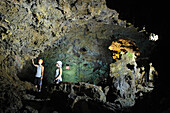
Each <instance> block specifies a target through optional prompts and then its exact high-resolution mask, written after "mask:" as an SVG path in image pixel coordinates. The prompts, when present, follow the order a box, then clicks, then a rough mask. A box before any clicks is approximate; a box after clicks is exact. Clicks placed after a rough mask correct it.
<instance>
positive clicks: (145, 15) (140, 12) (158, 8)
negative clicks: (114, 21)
mask: <svg viewBox="0 0 170 113" xmlns="http://www.w3.org/2000/svg"><path fill="white" fill-rule="evenodd" d="M167 4H168V3H167V1H154V0H150V1H148V0H142V1H123V0H114V1H113V0H106V5H107V7H108V8H110V9H115V10H116V11H118V13H119V18H120V19H123V20H127V22H130V23H132V24H133V25H134V26H135V27H139V29H143V27H145V29H146V31H147V32H149V33H155V34H157V35H158V36H159V40H158V41H157V45H158V46H157V49H156V51H155V52H154V53H152V55H151V60H152V61H153V63H154V65H155V66H156V68H157V70H158V71H159V72H160V73H162V76H164V74H165V73H166V72H165V71H166V70H167V67H165V68H164V69H162V68H160V67H162V66H163V65H164V62H162V60H161V59H164V57H165V54H164V53H166V52H167V51H168V50H167V49H168V45H169V44H168V42H169V41H168V40H169V39H168V37H169V36H168V35H169V30H168V29H169V25H170V22H169V15H168V10H169V8H168V6H167ZM161 79H162V82H163V83H164V80H166V79H165V77H161Z"/></svg>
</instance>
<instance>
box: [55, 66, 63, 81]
mask: <svg viewBox="0 0 170 113" xmlns="http://www.w3.org/2000/svg"><path fill="white" fill-rule="evenodd" d="M59 71H60V74H59V75H58V77H56V80H57V79H58V78H59V77H60V76H61V75H62V68H60V69H59Z"/></svg>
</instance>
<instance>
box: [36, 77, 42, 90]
mask: <svg viewBox="0 0 170 113" xmlns="http://www.w3.org/2000/svg"><path fill="white" fill-rule="evenodd" d="M40 82H41V78H37V87H38V91H39V92H41V89H40Z"/></svg>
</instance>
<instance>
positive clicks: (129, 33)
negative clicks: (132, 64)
mask: <svg viewBox="0 0 170 113" xmlns="http://www.w3.org/2000/svg"><path fill="white" fill-rule="evenodd" d="M119 38H128V39H129V40H132V41H133V42H135V43H136V46H137V48H139V52H140V53H141V56H142V57H143V56H149V54H150V51H148V49H149V50H152V43H151V42H150V41H149V40H148V38H147V36H146V35H145V34H143V33H139V32H138V31H137V29H136V28H134V27H133V26H132V25H131V26H129V25H127V24H126V22H124V21H122V20H120V19H118V13H117V12H116V11H115V10H111V9H109V8H107V7H106V2H105V0H86V1H82V0H58V1H55V0H1V1H0V87H1V88H0V98H1V99H2V100H1V103H0V110H1V111H0V112H9V111H11V112H19V110H21V109H22V110H26V111H28V112H37V110H36V109H34V108H32V107H30V106H27V105H25V103H24V104H23V102H22V98H25V97H23V96H24V94H25V93H26V92H25V91H26V90H30V89H33V90H34V88H33V85H32V84H30V83H28V82H23V81H21V80H20V79H22V80H28V81H32V79H33V76H34V71H33V68H31V62H30V59H32V58H37V57H42V58H43V59H45V63H44V65H45V66H46V69H47V70H49V69H52V68H51V67H53V63H54V62H55V61H56V60H64V59H65V61H63V62H64V64H65V65H66V64H67V63H69V65H70V66H71V65H73V64H74V65H73V66H72V67H71V68H72V69H73V70H74V71H71V72H69V71H68V72H67V71H65V75H66V76H65V77H66V78H64V79H65V80H66V81H72V82H77V81H86V82H90V83H98V82H100V81H101V80H102V78H103V77H107V76H108V75H109V72H108V69H109V64H110V63H111V62H112V58H111V57H110V58H109V56H110V55H111V53H110V52H109V51H108V46H109V45H110V44H111V43H112V40H115V39H119ZM143 45H145V46H143ZM77 59H79V60H77ZM120 62H121V61H118V62H117V63H120ZM78 64H79V65H80V67H78ZM123 66H124V65H123ZM47 67H48V68H47ZM120 68H123V67H120ZM79 69H82V70H81V71H78V70H79ZM118 70H119V69H118ZM126 70H127V69H126ZM76 72H77V73H76ZM132 72H133V71H129V73H132ZM70 73H71V74H70ZM45 74H46V75H45V77H46V78H47V77H49V78H50V79H49V80H52V79H53V78H52V77H53V76H54V75H53V73H52V72H51V73H50V72H49V71H47V72H46V73H45ZM17 75H18V76H19V78H20V79H19V78H18V76H17ZM70 75H71V78H70V77H69V76H70ZM85 75H87V76H85ZM88 75H89V76H88ZM93 75H94V76H93ZM31 76H32V77H31ZM76 76H77V77H76ZM129 76H131V74H129ZM123 77H124V76H123ZM46 78H44V79H46ZM50 82H51V81H50ZM124 83H125V82H124ZM125 86H128V85H125ZM87 89H88V88H87ZM92 89H94V90H95V89H96V88H92ZM92 89H90V90H92ZM97 89H98V88H97ZM108 89H109V88H105V94H107V91H108ZM110 89H111V88H110ZM111 90H112V89H111ZM111 90H109V91H111ZM125 90H127V88H125ZM120 91H121V90H120ZM84 93H85V94H86V92H84ZM112 93H113V92H112ZM121 93H122V95H124V92H121ZM61 94H63V93H61ZM90 94H91V93H90ZM102 94H103V93H102ZM128 94H129V93H128ZM97 95H98V93H97ZM99 95H100V94H99ZM125 95H126V94H125ZM132 95H133V94H132ZM66 96H67V95H66ZM92 97H93V96H92ZM92 97H88V98H87V100H88V99H89V101H87V100H86V97H85V98H83V102H80V103H81V106H82V107H83V105H84V104H85V106H91V105H92V106H94V108H95V109H98V108H99V107H98V106H96V105H95V104H94V103H98V104H99V105H101V102H97V101H96V100H94V99H92ZM125 97H126V96H125ZM127 97H128V96H127ZM6 98H9V99H8V100H7V99H6ZM58 98H59V97H58ZM97 98H98V96H97ZM103 98H104V95H103ZM103 98H102V99H103ZM113 98H116V97H113ZM73 100H74V99H73ZM99 100H100V98H99ZM106 100H107V97H106ZM113 100H114V99H113ZM38 102H39V101H38ZM54 102H55V101H54ZM4 103H8V104H7V105H4ZM39 103H41V100H40V102H39ZM98 104H97V105H98ZM112 104H113V103H112ZM112 104H107V103H104V104H102V106H103V107H101V108H102V109H103V110H105V108H104V107H106V108H109V109H112ZM39 105H41V104H39ZM113 106H114V104H113ZM36 107H38V108H39V107H40V106H36ZM94 108H93V110H92V111H94ZM82 109H84V108H82ZM113 109H114V108H113ZM22 110H21V111H22ZM75 111H77V109H76V110H75ZM111 111H114V110H111ZM77 112H79V111H77Z"/></svg>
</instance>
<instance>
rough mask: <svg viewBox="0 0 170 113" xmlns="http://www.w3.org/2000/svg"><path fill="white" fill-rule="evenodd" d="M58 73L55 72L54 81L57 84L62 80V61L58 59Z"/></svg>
mask: <svg viewBox="0 0 170 113" xmlns="http://www.w3.org/2000/svg"><path fill="white" fill-rule="evenodd" d="M56 67H57V69H56V74H55V80H54V82H55V83H56V84H59V83H60V82H61V81H62V62H61V61H57V63H56Z"/></svg>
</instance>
